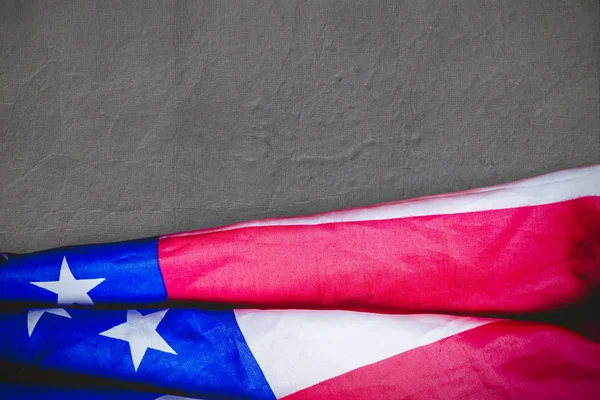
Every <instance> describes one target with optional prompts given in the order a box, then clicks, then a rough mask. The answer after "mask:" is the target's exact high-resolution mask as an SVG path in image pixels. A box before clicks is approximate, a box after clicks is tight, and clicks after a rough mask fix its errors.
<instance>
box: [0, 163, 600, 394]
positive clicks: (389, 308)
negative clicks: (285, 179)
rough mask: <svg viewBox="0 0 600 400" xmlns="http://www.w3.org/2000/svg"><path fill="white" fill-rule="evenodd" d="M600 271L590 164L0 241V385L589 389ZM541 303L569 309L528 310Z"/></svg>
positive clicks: (596, 360) (340, 390)
mask: <svg viewBox="0 0 600 400" xmlns="http://www.w3.org/2000/svg"><path fill="white" fill-rule="evenodd" d="M599 286H600V166H591V167H585V168H579V169H573V170H567V171H561V172H557V173H553V174H548V175H544V176H541V177H537V178H532V179H527V180H523V181H520V182H515V183H510V184H504V185H499V186H494V187H489V188H482V189H473V190H468V191H464V192H459V193H453V194H447V195H438V196H430V197H425V198H420V199H414V200H408V201H400V202H394V203H386V204H381V205H375V206H371V207H364V208H358V209H350V210H343V211H335V212H328V213H322V214H317V215H314V216H307V217H291V218H279V219H267V220H261V221H251V222H246V223H240V224H236V225H230V226H226V227H221V228H212V229H204V230H199V231H193V232H186V233H178V234H171V235H165V236H161V237H158V238H148V239H141V240H133V241H127V242H120V243H108V244H94V245H84V246H72V247H65V248H57V249H51V250H45V251H40V252H36V253H30V254H7V253H4V254H0V304H1V305H2V311H1V312H0V328H1V329H0V363H2V366H3V370H7V371H10V373H8V374H4V377H0V381H2V382H0V391H1V393H3V396H4V395H6V396H7V398H8V396H9V395H10V398H37V397H38V396H39V393H45V394H44V396H45V397H48V398H94V399H95V398H97V399H103V398H121V397H122V398H132V399H137V398H140V399H158V398H161V399H174V398H198V399H221V398H243V399H280V398H285V399H338V398H344V399H367V398H368V399H401V398H406V399H435V398H440V399H455V398H456V399H458V398H528V399H529V398H544V399H548V398H564V397H565V396H567V395H568V396H570V397H573V398H597V395H598V393H599V391H600V335H598V332H600V321H599V319H598V317H599V315H598V313H597V309H598V308H597V306H596V305H595V304H594V303H593V302H594V301H595V300H596V299H597V298H598V288H599ZM581 310H585V311H584V312H581ZM557 312H558V313H562V314H561V315H563V316H567V317H575V316H576V317H577V319H578V320H577V324H570V323H568V321H567V322H565V321H563V322H565V323H556V321H550V322H552V323H550V322H549V321H548V320H545V318H544V317H543V316H544V315H546V314H548V315H550V314H552V313H557ZM552 315H553V314H552ZM540 316H542V317H540ZM580 328H581V329H580ZM47 374H55V376H56V379H51V380H50V381H46V380H44V379H42V378H43V376H44V375H47ZM53 376H54V375H53ZM32 379H34V380H35V382H32ZM36 393H38V394H36ZM53 396H54V397H53Z"/></svg>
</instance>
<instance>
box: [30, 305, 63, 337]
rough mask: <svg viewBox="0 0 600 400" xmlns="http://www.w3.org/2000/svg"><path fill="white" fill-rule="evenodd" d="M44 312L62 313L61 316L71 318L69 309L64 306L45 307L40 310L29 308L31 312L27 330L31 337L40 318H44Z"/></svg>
mask: <svg viewBox="0 0 600 400" xmlns="http://www.w3.org/2000/svg"><path fill="white" fill-rule="evenodd" d="M44 313H48V314H54V315H60V316H61V317H65V318H71V316H70V315H69V313H68V312H67V310H64V309H62V308H43V309H39V310H29V312H27V332H28V333H29V337H31V334H32V333H33V330H34V329H35V326H36V325H37V323H38V321H39V320H40V318H42V315H44Z"/></svg>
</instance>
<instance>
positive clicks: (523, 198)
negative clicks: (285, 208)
mask: <svg viewBox="0 0 600 400" xmlns="http://www.w3.org/2000/svg"><path fill="white" fill-rule="evenodd" d="M586 196H600V165H594V166H590V167H584V168H577V169H570V170H566V171H559V172H554V173H551V174H547V175H542V176H539V177H536V178H530V179H525V180H522V181H518V182H513V183H507V184H503V185H497V186H491V187H486V188H479V189H472V190H467V191H463V192H457V193H450V194H445V195H436V196H428V197H421V198H417V199H413V200H403V201H397V202H392V203H384V204H379V205H375V206H371V207H363V208H354V209H348V210H341V211H332V212H326V213H321V214H315V215H310V216H305V217H288V218H273V219H265V220H256V221H248V222H242V223H239V224H234V225H228V226H224V227H219V228H215V229H207V230H201V231H192V232H184V233H177V234H174V235H167V236H166V237H169V236H188V235H195V234H199V233H211V232H217V231H225V230H232V229H239V228H246V227H253V226H288V225H318V224H326V223H331V222H352V221H369V220H371V221H373V220H385V219H394V218H406V217H418V216H425V215H443V214H457V213H465V212H474V211H486V210H499V209H504V208H515V207H524V206H534V205H543V204H550V203H556V202H560V201H565V200H571V199H576V198H580V197H586Z"/></svg>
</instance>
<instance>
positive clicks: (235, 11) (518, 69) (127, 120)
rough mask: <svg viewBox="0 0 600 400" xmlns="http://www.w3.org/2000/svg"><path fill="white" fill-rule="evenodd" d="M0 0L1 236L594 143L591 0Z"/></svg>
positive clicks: (592, 156)
mask: <svg viewBox="0 0 600 400" xmlns="http://www.w3.org/2000/svg"><path fill="white" fill-rule="evenodd" d="M0 4H1V5H0V23H1V26H0V39H1V43H0V249H2V250H4V251H12V252H23V251H33V250H39V249H43V248H48V247H54V246H60V245H68V244H80V243H86V242H101V241H114V240H124V239H130V238H136V237H144V236H151V235H158V234H162V233H168V232H173V231H181V230H189V229H195V228H202V227H208V226H215V225H222V224H227V223H233V222H236V221H242V220H247V219H254V218H263V217H274V216H283V215H300V214H308V213H314V212H318V211H326V210H332V209H338V208H345V207H351V206H362V205H368V204H373V203H378V202H384V201H390V200H397V199H404V198H409V197H415V196H421V195H427V194H433V193H440V192H447V191H454V190H461V189H466V188H470V187H477V186H483V185H490V184H497V183H501V182H507V181H511V180H514V179H520V178H524V177H528V176H533V175H537V174H541V173H545V172H550V171H554V170H558V169H563V168H568V167H576V166H582V165H587V164H593V163H598V162H600V107H599V79H598V78H599V74H598V70H599V68H598V66H599V65H598V63H599V43H600V28H599V26H600V17H599V6H598V1H597V0H580V1H577V0H533V1H522V0H514V1H513V0H505V1H496V0H494V1H481V0H473V1H439V0H426V1H398V2H377V1H345V2H329V1H327V2H325V1H301V0H299V1H262V2H247V1H224V2H223V1H208V2H189V1H124V2H122V1H100V0H99V1H23V2H18V1H1V3H0Z"/></svg>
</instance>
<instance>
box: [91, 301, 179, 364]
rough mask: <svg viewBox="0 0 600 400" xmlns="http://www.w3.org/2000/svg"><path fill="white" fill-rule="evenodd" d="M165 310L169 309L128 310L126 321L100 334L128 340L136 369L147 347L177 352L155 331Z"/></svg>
mask: <svg viewBox="0 0 600 400" xmlns="http://www.w3.org/2000/svg"><path fill="white" fill-rule="evenodd" d="M167 311H169V310H162V311H157V312H154V313H152V314H148V315H142V314H140V313H139V312H137V311H136V310H129V311H127V322H124V323H122V324H120V325H117V326H115V327H114V328H111V329H109V330H107V331H105V332H102V333H100V335H102V336H106V337H109V338H113V339H119V340H124V341H126V342H129V349H130V350H131V358H132V360H133V368H134V369H135V370H136V371H137V369H138V367H139V366H140V363H141V362H142V358H143V357H144V354H146V350H148V349H154V350H159V351H164V352H165V353H171V354H177V353H175V350H173V349H172V348H171V346H169V345H168V344H167V342H165V340H164V339H163V338H162V336H160V335H159V334H158V332H156V328H157V327H158V324H160V321H162V319H163V318H164V316H165V314H166V313H167Z"/></svg>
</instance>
